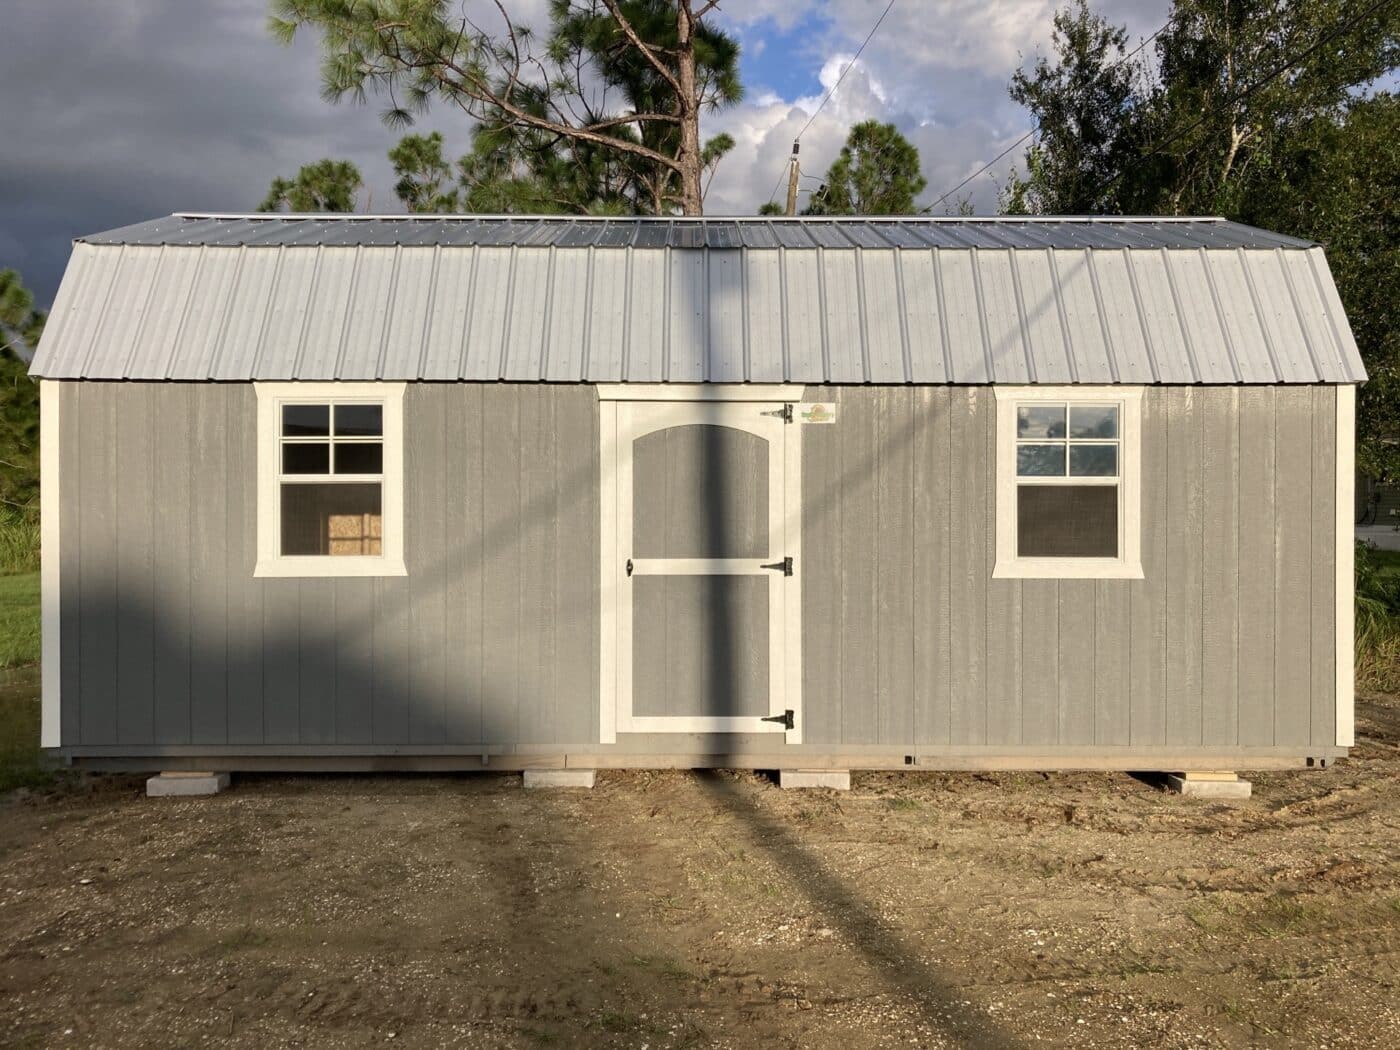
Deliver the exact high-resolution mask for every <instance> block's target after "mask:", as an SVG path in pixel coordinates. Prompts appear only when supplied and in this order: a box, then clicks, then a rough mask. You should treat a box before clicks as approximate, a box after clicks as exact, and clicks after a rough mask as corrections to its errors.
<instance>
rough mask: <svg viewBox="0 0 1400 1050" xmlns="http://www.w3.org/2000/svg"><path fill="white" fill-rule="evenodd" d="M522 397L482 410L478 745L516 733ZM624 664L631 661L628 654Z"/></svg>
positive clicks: (488, 400)
mask: <svg viewBox="0 0 1400 1050" xmlns="http://www.w3.org/2000/svg"><path fill="white" fill-rule="evenodd" d="M520 397H521V389H520V388H519V387H514V386H500V387H492V388H491V389H490V390H488V391H487V393H486V397H485V399H484V402H483V405H482V420H483V424H484V430H483V432H484V434H485V447H484V449H483V452H484V455H483V463H482V466H483V471H484V484H483V489H482V506H483V510H484V522H485V535H484V539H483V544H482V547H483V550H482V564H483V565H484V566H485V574H484V581H483V592H482V607H483V609H484V610H485V614H486V630H485V644H484V646H483V653H484V654H485V656H484V664H483V667H482V672H483V673H482V722H483V725H482V742H483V743H493V744H504V743H512V742H514V741H515V739H516V734H517V731H518V727H517V721H516V719H517V712H518V710H519V688H520V674H519V667H520V652H519V642H520V574H521V571H522V565H521V543H520ZM621 658H622V659H628V660H630V659H631V654H630V653H624V654H622V657H621Z"/></svg>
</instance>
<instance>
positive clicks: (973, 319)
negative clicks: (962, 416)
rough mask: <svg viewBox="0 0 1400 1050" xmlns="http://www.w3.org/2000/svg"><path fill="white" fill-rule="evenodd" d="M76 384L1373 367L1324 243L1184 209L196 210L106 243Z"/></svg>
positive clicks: (76, 271) (80, 300)
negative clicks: (877, 214)
mask: <svg viewBox="0 0 1400 1050" xmlns="http://www.w3.org/2000/svg"><path fill="white" fill-rule="evenodd" d="M32 371H33V372H34V374H36V375H39V376H44V377H47V378H60V379H83V378H87V379H148V380H152V379H154V380H158V379H173V380H249V379H306V380H336V379H342V380H366V379H386V380H414V379H427V380H508V381H516V382H531V381H535V382H538V381H545V382H579V381H585V382H645V383H655V382H668V381H669V382H795V383H826V382H829V383H882V384H884V383H1133V384H1137V383H1249V384H1274V383H1354V382H1360V381H1363V380H1364V379H1365V371H1364V369H1363V367H1362V364H1361V359H1360V356H1359V354H1358V353H1357V350H1356V344H1355V341H1354V340H1353V338H1352V335H1351V330H1350V327H1349V325H1348V324H1347V320H1346V317H1345V314H1344V313H1343V310H1342V306H1341V302H1340V300H1339V299H1338V297H1337V292H1336V288H1335V286H1334V284H1333V281H1332V277H1331V274H1330V272H1329V271H1328V268H1327V263H1326V260H1325V259H1324V257H1323V254H1322V249H1321V248H1320V247H1318V246H1316V245H1314V244H1312V243H1310V242H1307V241H1301V240H1297V239H1296V238H1291V237H1284V236H1281V235H1278V234H1274V233H1269V232H1267V231H1264V230H1258V229H1254V228H1252V227H1248V226H1242V225H1239V224H1238V223H1231V222H1226V221H1224V220H1222V219H1166V218H1145V219H1134V218H1056V219H1048V218H1047V219H1041V218H1025V217H1014V218H955V219H929V218H861V219H832V218H825V217H823V218H819V219H818V218H801V219H774V218H767V217H764V218H706V219H680V218H660V219H645V218H560V217H518V216H517V217H492V216H450V217H443V216H433V217H421V218H420V217H414V216H403V215H398V216H361V215H238V216H232V215H223V216H213V215H172V216H169V217H167V218H163V219H155V220H152V221H150V222H145V223H140V224H138V225H135V226H128V227H124V228H122V229H118V230H113V231H110V232H108V233H103V234H97V235H94V236H90V237H85V238H81V239H80V240H79V241H78V242H77V243H76V244H75V245H74V250H73V256H72V260H71V261H70V263H69V266H68V271H67V273H66V274H65V276H64V279H63V283H62V286H61V287H60V289H59V293H58V296H57V298H56V300H55V302H54V306H53V310H52V312H51V314H50V319H49V323H48V327H47V329H46V331H45V334H44V338H43V340H42V342H41V343H40V346H39V350H38V354H37V355H36V358H35V361H34V366H33V368H32Z"/></svg>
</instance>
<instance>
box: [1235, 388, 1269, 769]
mask: <svg viewBox="0 0 1400 1050" xmlns="http://www.w3.org/2000/svg"><path fill="white" fill-rule="evenodd" d="M1274 396H1275V388H1266V387H1256V388H1249V387H1245V388H1242V389H1241V390H1240V418H1239V427H1240V482H1239V489H1240V524H1239V547H1238V549H1239V581H1240V582H1239V637H1240V651H1239V686H1238V693H1239V742H1240V744H1241V745H1244V746H1250V745H1268V744H1272V743H1273V742H1274V598H1275V595H1274V462H1275V456H1274Z"/></svg>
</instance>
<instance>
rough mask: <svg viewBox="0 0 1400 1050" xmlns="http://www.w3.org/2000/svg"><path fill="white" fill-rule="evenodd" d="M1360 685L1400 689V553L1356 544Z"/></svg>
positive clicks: (1357, 654) (1387, 690) (1370, 687)
mask: <svg viewBox="0 0 1400 1050" xmlns="http://www.w3.org/2000/svg"><path fill="white" fill-rule="evenodd" d="M1356 684H1357V685H1360V686H1362V687H1363V688H1369V689H1376V690H1379V691H1381V692H1394V691H1396V690H1397V689H1400V551H1382V550H1377V549H1376V548H1374V547H1371V546H1368V545H1367V544H1364V543H1358V544H1357V545H1356Z"/></svg>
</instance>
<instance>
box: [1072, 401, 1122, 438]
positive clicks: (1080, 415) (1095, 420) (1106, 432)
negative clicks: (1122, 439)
mask: <svg viewBox="0 0 1400 1050" xmlns="http://www.w3.org/2000/svg"><path fill="white" fill-rule="evenodd" d="M1069 436H1070V437H1072V438H1116V437H1117V436H1118V406H1117V405H1075V406H1074V407H1073V408H1071V409H1070V410H1069Z"/></svg>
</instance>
